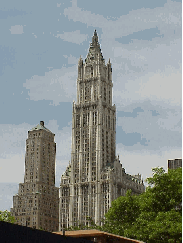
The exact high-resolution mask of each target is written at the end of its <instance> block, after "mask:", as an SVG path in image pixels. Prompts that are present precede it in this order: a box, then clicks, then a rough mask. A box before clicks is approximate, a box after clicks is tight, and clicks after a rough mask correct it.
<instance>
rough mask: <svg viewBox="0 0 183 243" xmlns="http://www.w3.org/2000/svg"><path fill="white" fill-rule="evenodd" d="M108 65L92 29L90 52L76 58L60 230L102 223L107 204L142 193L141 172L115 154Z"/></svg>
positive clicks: (113, 116)
mask: <svg viewBox="0 0 183 243" xmlns="http://www.w3.org/2000/svg"><path fill="white" fill-rule="evenodd" d="M112 87H113V83H112V67H111V63H110V59H109V61H108V63H107V64H106V65H105V60H104V58H103V56H102V53H101V49H100V44H99V42H98V36H97V32H96V30H95V32H94V35H93V37H92V43H91V44H90V47H89V52H88V55H87V57H86V59H85V63H83V60H82V59H81V57H80V59H79V62H78V78H77V102H76V103H75V102H73V111H72V151H71V163H69V165H68V167H67V169H66V171H65V173H64V174H63V175H62V177H61V184H60V195H59V197H60V204H59V211H60V212H59V230H61V229H63V228H68V227H69V226H77V225H82V224H83V225H90V224H91V220H92V221H93V222H95V223H96V224H98V225H100V224H101V220H102V218H103V217H104V215H105V213H106V212H107V211H108V209H109V207H110V206H111V202H112V201H113V200H114V199H116V198H117V197H119V196H121V195H125V193H126V191H127V189H132V191H133V193H137V194H140V193H142V192H143V191H144V189H145V188H144V185H143V181H142V180H141V175H139V174H138V175H136V176H131V175H128V174H126V173H125V170H124V168H122V165H121V163H120V161H119V156H118V157H116V107H115V105H112Z"/></svg>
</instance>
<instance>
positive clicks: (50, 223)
mask: <svg viewBox="0 0 183 243" xmlns="http://www.w3.org/2000/svg"><path fill="white" fill-rule="evenodd" d="M54 136H55V134H53V133H52V132H51V131H50V130H48V129H47V128H46V127H45V126H44V122H43V121H41V122H40V124H38V125H37V126H36V127H34V128H32V129H31V130H30V131H28V139H27V140H26V154H25V176H24V183H20V184H19V191H18V194H17V195H16V196H14V197H13V208H12V209H11V212H12V214H13V216H15V218H16V221H17V223H18V224H19V225H24V226H25V225H26V226H28V227H33V228H36V229H40V228H42V229H44V230H47V231H57V230H58V212H59V189H58V188H56V187H55V156H56V143H55V142H54Z"/></svg>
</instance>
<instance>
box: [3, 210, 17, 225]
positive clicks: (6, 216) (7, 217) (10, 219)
mask: <svg viewBox="0 0 183 243" xmlns="http://www.w3.org/2000/svg"><path fill="white" fill-rule="evenodd" d="M0 221H5V222H9V223H15V217H13V216H12V215H11V213H10V212H8V211H7V210H5V211H0Z"/></svg>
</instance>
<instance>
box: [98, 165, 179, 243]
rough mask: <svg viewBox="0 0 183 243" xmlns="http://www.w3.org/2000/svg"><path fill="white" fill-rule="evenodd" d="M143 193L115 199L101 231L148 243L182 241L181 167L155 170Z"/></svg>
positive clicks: (128, 192) (129, 193)
mask: <svg viewBox="0 0 183 243" xmlns="http://www.w3.org/2000/svg"><path fill="white" fill-rule="evenodd" d="M152 173H153V176H152V177H151V178H148V179H147V182H148V185H149V186H148V187H147V188H146V192H144V193H142V194H141V195H139V196H137V195H132V193H131V191H130V190H129V191H127V193H126V196H124V197H119V198H117V199H116V200H114V201H113V202H112V207H111V208H110V209H109V211H108V213H107V214H106V215H105V220H104V226H103V228H102V230H104V231H107V232H110V233H114V234H118V235H122V236H125V237H129V238H134V239H139V240H142V241H145V242H147V243H148V242H150V243H151V242H152V243H155V242H166V243H167V242H182V241H181V239H182V168H178V169H176V170H169V172H168V173H165V170H164V169H163V168H159V167H158V168H154V169H152Z"/></svg>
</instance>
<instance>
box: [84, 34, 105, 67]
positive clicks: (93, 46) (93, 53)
mask: <svg viewBox="0 0 183 243" xmlns="http://www.w3.org/2000/svg"><path fill="white" fill-rule="evenodd" d="M98 58H99V60H101V61H102V62H103V61H104V58H103V56H102V52H101V49H100V44H99V42H98V35H97V31H96V30H95V31H94V34H93V37H92V42H91V43H90V48H89V52H88V55H87V57H86V59H85V62H86V63H87V62H90V61H94V60H98Z"/></svg>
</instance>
